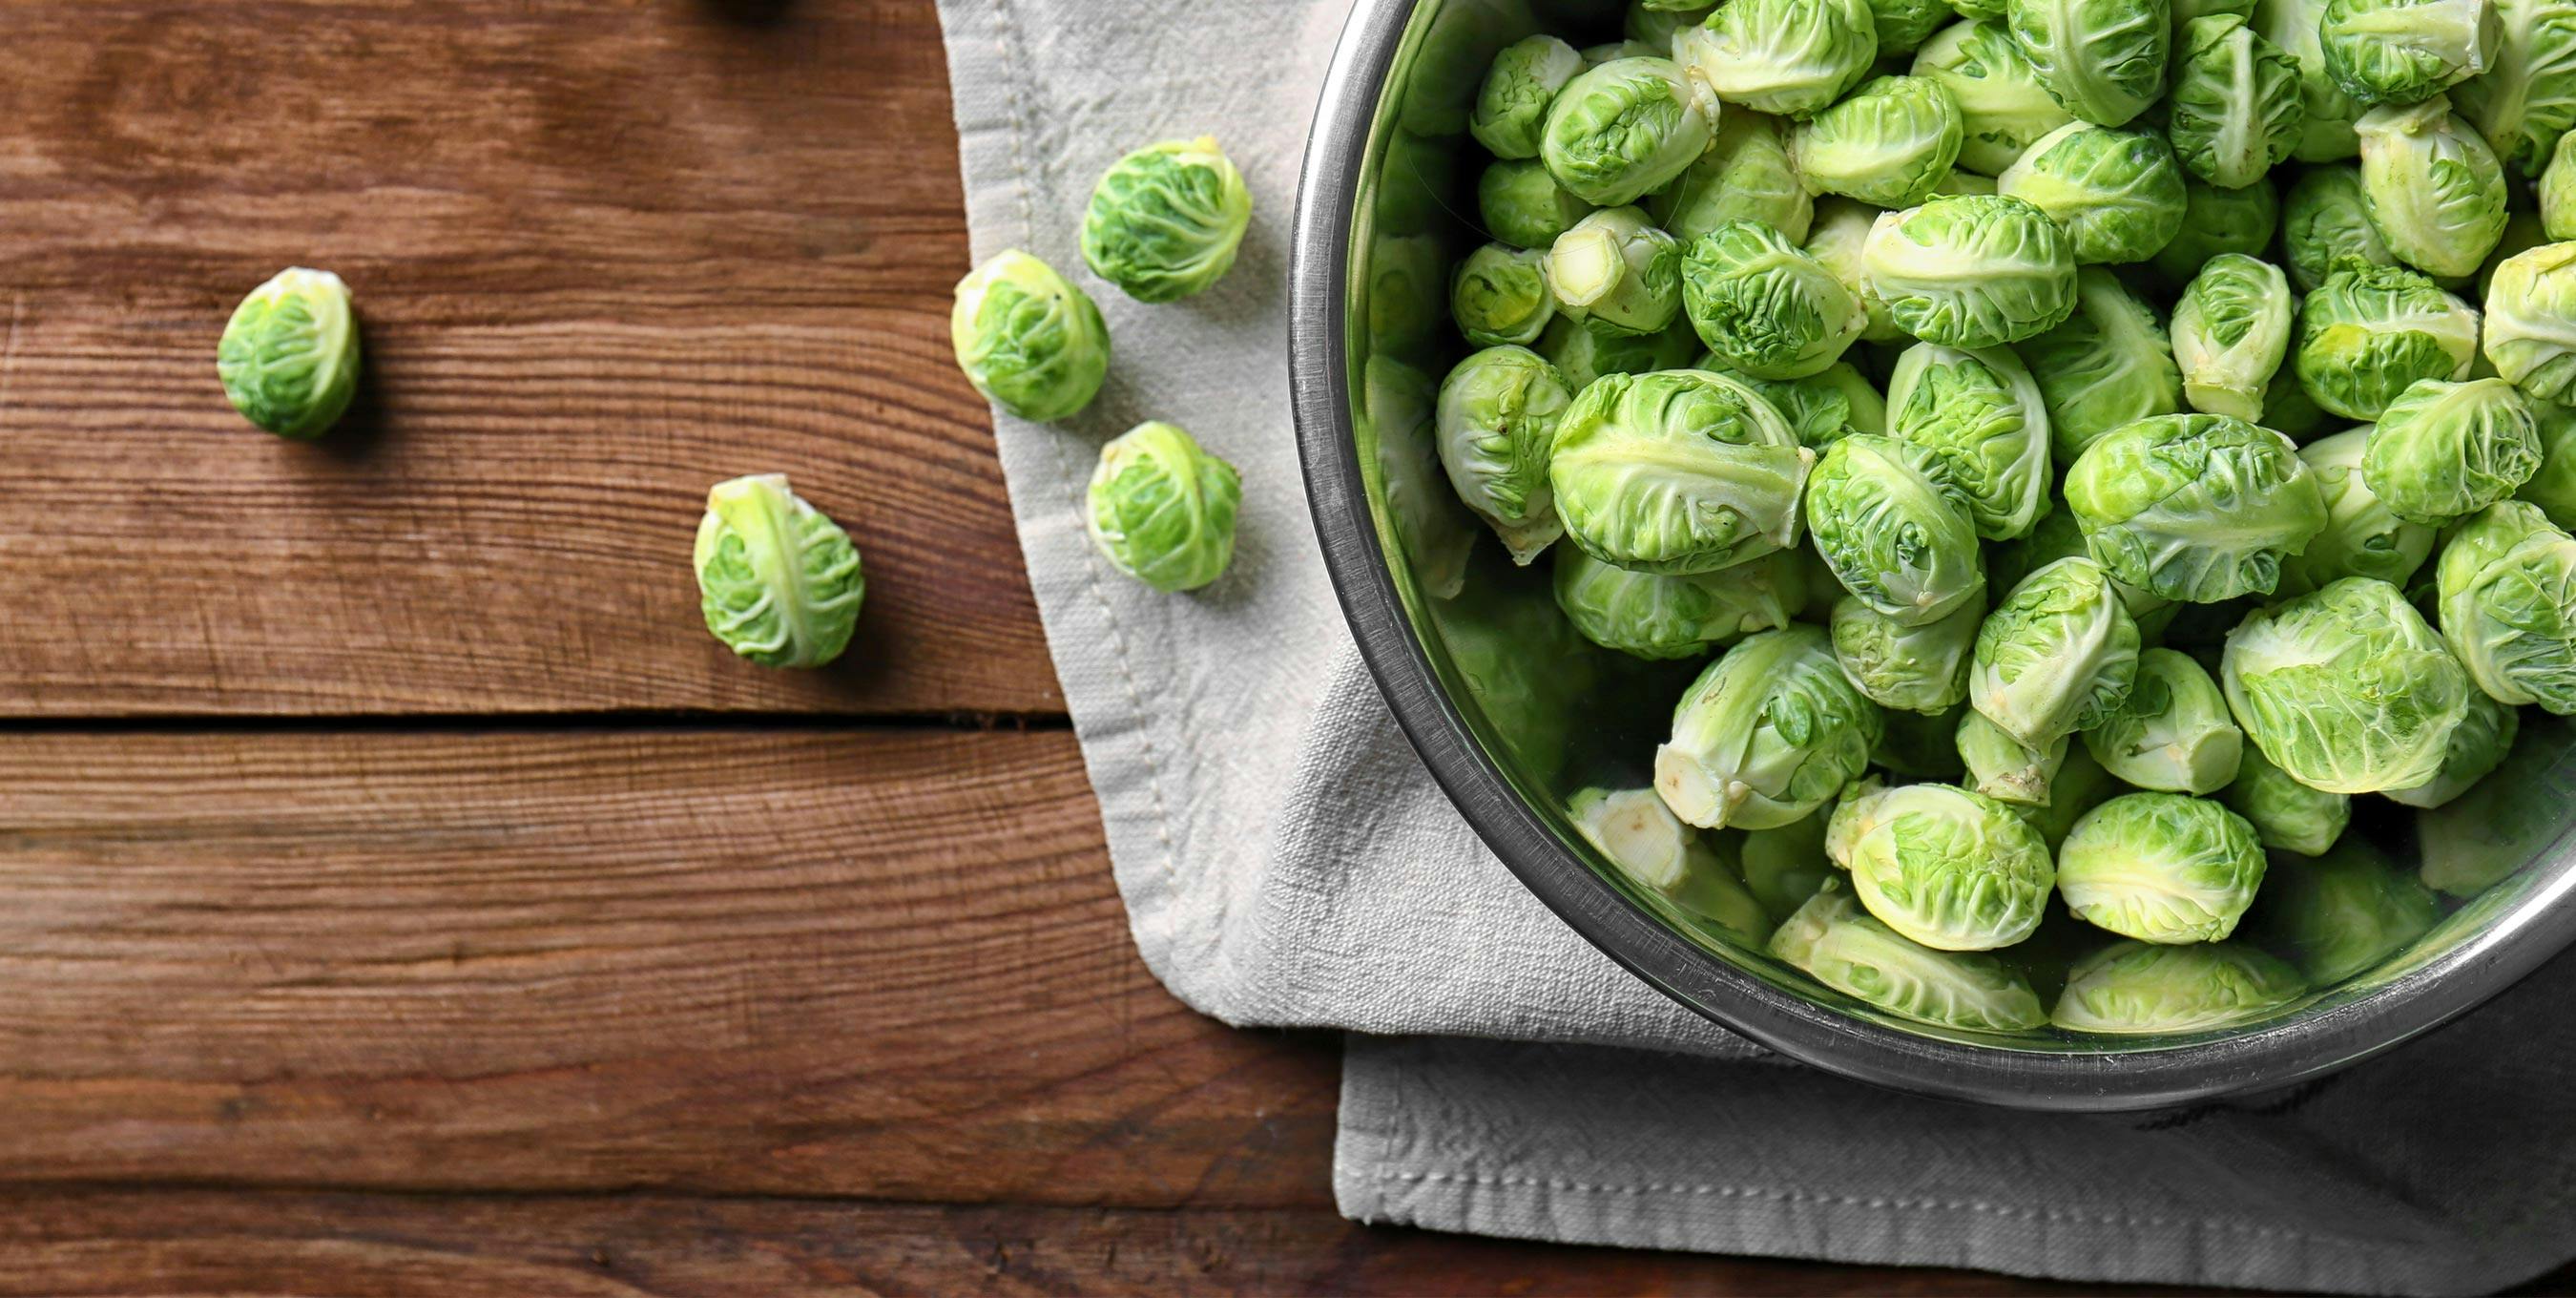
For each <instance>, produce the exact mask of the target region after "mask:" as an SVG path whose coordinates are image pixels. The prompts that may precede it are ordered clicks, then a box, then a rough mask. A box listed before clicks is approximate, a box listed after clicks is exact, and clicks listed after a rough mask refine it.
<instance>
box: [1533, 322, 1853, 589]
mask: <svg viewBox="0 0 2576 1298" xmlns="http://www.w3.org/2000/svg"><path fill="white" fill-rule="evenodd" d="M1814 461H1815V452H1813V451H1810V450H1808V449H1806V448H1805V447H1802V446H1800V445H1798V439H1797V435H1796V434H1795V433H1792V432H1791V431H1790V430H1789V424H1788V421H1787V420H1785V419H1782V418H1781V417H1780V412H1779V411H1777V410H1774V409H1772V408H1771V403H1770V402H1767V401H1764V400H1763V399H1762V398H1761V397H1760V396H1759V395H1758V394H1756V393H1755V392H1754V391H1753V390H1752V389H1750V388H1748V387H1746V386H1744V384H1742V383H1741V382H1738V381H1737V380H1734V379H1730V378H1726V377H1724V376H1722V375H1717V374H1710V373H1707V372H1706V371H1703V370H1662V371H1657V372H1655V373H1651V374H1639V375H1625V374H1609V375H1604V376H1602V377H1600V378H1598V379H1595V380H1594V381H1593V382H1592V385H1591V386H1589V387H1587V388H1585V389H1583V390H1582V392H1581V393H1579V394H1577V395H1576V397H1575V399H1574V405H1573V407H1572V408H1571V409H1569V410H1567V411H1566V412H1565V418H1564V419H1563V420H1562V421H1560V422H1559V423H1558V424H1557V428H1556V442H1555V445H1554V446H1553V447H1552V448H1551V451H1550V459H1549V464H1548V480H1549V482H1550V484H1551V485H1552V486H1553V487H1554V488H1555V491H1556V508H1557V513H1558V515H1559V516H1560V517H1562V518H1563V519H1564V521H1565V531H1566V535H1567V536H1568V537H1570V538H1571V539H1572V540H1573V541H1574V543H1575V544H1576V545H1579V546H1581V547H1583V552H1584V553H1586V554H1589V555H1591V556H1592V557H1594V558H1596V559H1600V560H1603V561H1605V562H1608V563H1615V564H1618V565H1619V566H1621V567H1623V568H1635V569H1638V570H1640V571H1643V572H1661V573H1690V572H1713V571H1715V570H1717V569H1719V568H1723V567H1726V566H1728V565H1729V564H1736V563H1742V562H1744V561H1745V560H1748V559H1754V558H1758V557H1760V556H1762V555H1764V554H1768V553H1770V552H1771V551H1773V550H1781V549H1786V548H1788V547H1790V546H1792V545H1795V544H1797V540H1798V526H1799V520H1800V515H1799V512H1798V499H1799V493H1800V491H1801V489H1802V488H1803V487H1804V486H1805V484H1806V480H1807V471H1808V469H1809V468H1810V467H1811V466H1812V465H1813V463H1814Z"/></svg>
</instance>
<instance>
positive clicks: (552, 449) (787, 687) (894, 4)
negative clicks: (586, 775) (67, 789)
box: [0, 0, 1062, 716]
mask: <svg viewBox="0 0 2576 1298" xmlns="http://www.w3.org/2000/svg"><path fill="white" fill-rule="evenodd" d="M763 15H769V20H760V19H761V18H762V16H763ZM8 35H9V39H8V41H7V42H6V43H5V48H0V296H5V297H6V299H7V301H6V302H5V303H0V311H5V312H6V314H7V318H8V322H9V323H8V328H7V332H6V335H5V343H0V447H5V448H6V450H5V451H0V457H5V466H6V471H7V477H8V480H9V484H10V490H8V491H7V492H5V493H0V590H7V591H8V592H9V594H10V599H11V606H12V615H11V616H10V617H9V618H7V619H5V620H0V664H6V666H5V667H0V715H22V716H25V715H37V716H112V715H134V714H147V715H148V714H186V713H280V712H284V713H314V712H319V713H339V714H347V713H415V712H428V713H462V712H494V711H540V712H563V711H591V710H615V709H716V710H760V711H787V710H794V711H815V712H826V713H844V714H865V713H881V712H889V711H892V712H914V713H919V712H934V713H935V712H942V711H950V710H964V711H995V712H1015V711H1018V712H1046V711H1058V710H1061V706H1062V702H1061V697H1060V694H1059V692H1058V690H1057V688H1056V685H1055V677H1054V672H1053V670H1052V669H1051V667H1050V665H1049V662H1048V659H1047V657H1046V654H1045V649H1044V645H1043V642H1042V638H1041V635H1040V632H1039V628H1038V625H1037V620H1036V616H1035V612H1034V608H1033V606H1032V604H1031V602H1030V599H1029V594H1028V588H1027V583H1026V579H1025V577H1024V576H1023V575H1022V570H1021V563H1020V558H1019V551H1018V547H1017V544H1016V542H1015V540H1014V534H1013V530H1012V525H1011V522H1010V518H1009V513H1008V510H1007V507H1006V503H1005V499H1004V493H1003V489H1002V484H1001V480H1000V473H999V470H998V467H997V466H996V465H995V463H994V462H993V458H992V451H991V435H990V431H989V427H988V421H987V418H986V415H985V409H984V406H983V403H982V402H981V400H980V399H978V398H977V397H976V396H975V395H974V393H973V392H972V390H971V389H969V388H968V387H967V386H966V384H965V382H964V381H963V380H962V379H961V378H960V377H959V376H958V375H957V373H956V371H955V367H954V363H953V361H952V360H951V358H950V356H949V352H948V343H947V327H946V320H947V312H948V302H949V288H950V286H951V285H952V284H953V283H954V282H955V280H956V278H957V277H958V276H959V275H960V274H962V273H963V272H964V269H965V266H966V260H967V252H966V241H965V233H964V217H963V212H962V206H961V200H960V197H959V192H958V181H957V160H956V140H955V133H954V130H953V128H952V126H951V124H950V119H949V105H948V94H947V84H946V72H945V65H944V63H943V58H942V54H941V48H940V44H939V34H938V29H937V25H936V21H935V16H934V14H933V11H932V8H931V6H930V5H928V4H926V3H922V0H802V2H800V3H796V4H792V5H776V6H764V5H743V4H727V3H718V2H716V0H668V2H658V0H657V2H656V3H651V4H636V3H632V0H549V2H548V3H546V4H542V5H528V4H513V5H493V4H488V3H470V2H468V0H421V2H419V3H412V2H410V0H307V2H302V3H284V2H277V0H271V2H264V3H263V2H255V0H228V2H224V3H196V4H175V3H167V2H152V3H147V2H144V0H80V2H79V3H49V4H15V5H12V6H11V7H10V11H9V27H8ZM290 263H298V264H314V265H322V266H327V267H331V268H333V269H336V270H338V271H339V272H340V273H342V274H343V275H344V276H346V277H348V278H349V280H350V281H351V283H352V284H353V285H354V286H355V288H356V291H357V294H358V298H359V309H360V314H361V318H362V320H363V322H364V332H365V338H366V345H367V350H368V358H367V365H368V371H367V383H366V387H365V391H364V396H363V398H362V401H361V405H360V407H359V409H358V410H356V411H355V412H354V413H353V414H352V416H351V420H350V423H349V424H348V426H345V427H343V428H342V429H341V430H339V432H338V433H337V434H335V436H334V437H333V438H332V439H331V440H330V441H328V442H325V443H323V444H319V445H310V446H307V445H293V444H287V443H283V442H279V441H277V440H276V439H274V438H270V437H268V436H267V435H265V434H262V433H259V432H257V431H255V430H253V429H251V428H249V426H248V425H246V424H244V423H242V422H241V420H240V419H239V418H237V417H236V416H235V415H234V414H233V413H232V412H231V410H230V409H229V407H228V406H227V405H226V404H225V402H224V399H223V395H222V391H221V389H220V387H219V386H218V385H217V384H216V382H215V378H214V344H215V339H216V337H217V335H218V334H220V332H221V331H222V327H223V323H224V320H225V318H226V317H227V315H228V314H229V313H230V311H231V309H232V306H233V304H234V302H236V301H237V300H238V299H239V298H240V296H241V295H242V294H243V293H244V292H246V291H247V290H249V289H250V288H251V286H253V285H255V284H257V283H259V282H260V281H261V280H263V279H265V278H267V277H268V275H269V274H270V273H272V272H273V271H275V270H277V269H278V268H279V267H281V266H284V265H287V264H290ZM766 471H784V472H786V473H787V474H788V475H789V476H790V477H791V478H792V479H793V480H794V481H795V483H796V484H797V486H798V487H799V488H800V489H801V490H802V491H803V492H805V493H806V494H807V495H808V496H809V497H810V498H812V499H813V500H814V501H815V502H816V503H817V504H818V505H820V506H821V507H823V508H824V509H825V510H827V511H828V512H830V513H831V514H833V515H834V516H835V517H836V518H838V519H839V520H840V521H841V522H842V523H843V524H844V525H846V526H848V527H849V528H850V529H851V531H852V533H853V534H854V535H855V536H856V537H857V538H858V540H859V543H860V545H861V547H862V549H863V550H864V551H865V553H866V556H867V560H868V569H869V575H870V583H869V594H868V611H867V613H866V616H865V617H864V619H863V621H862V625H861V629H860V641H859V643H858V644H857V646H856V647H855V649H854V650H853V653H852V655H851V657H850V659H849V660H847V661H846V662H845V664H844V665H842V666H840V667H837V668H835V669H833V670H828V671H825V672H820V673H813V674H796V673H775V672H767V671H760V670H756V669H753V668H750V667H748V666H747V665H744V664H742V663H740V662H738V661H736V660H734V659H733V657H732V656H731V655H730V654H728V653H727V652H725V651H724V649H723V648H722V647H721V646H719V645H717V644H715V643H714V641H713V640H712V639H710V638H709V637H708V636H707V634H706V632H705V630H704V628H703V627H702V626H701V624H700V621H699V617H698V613H697V593H696V587H695V583H694V581H693V580H692V577H691V574H690V568H689V547H690V539H691V536H692V533H693V532H694V529H695V527H696V523H697V518H698V515H699V513H700V510H701V505H702V501H703V499H704V494H705V490H706V487H707V486H708V484H710V483H712V482H714V481H716V480H719V479H721V478H726V477H731V476H734V475H736V474H740V473H747V472H766Z"/></svg>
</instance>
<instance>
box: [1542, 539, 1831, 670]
mask: <svg viewBox="0 0 2576 1298" xmlns="http://www.w3.org/2000/svg"><path fill="white" fill-rule="evenodd" d="M1807 601H1808V590H1807V573H1806V564H1805V562H1804V561H1803V560H1802V559H1801V558H1800V557H1799V556H1798V555H1797V554H1795V553H1794V552H1791V551H1787V550H1781V551H1776V552H1774V553H1771V554H1766V555H1764V556H1762V557H1761V558H1759V559H1754V560H1752V561H1750V562H1747V563H1739V564H1737V565H1735V566H1734V567H1732V568H1720V569H1718V570H1717V571H1715V572H1705V573H1695V574H1692V575H1690V576H1684V577H1662V576H1657V575H1656V574H1654V573H1651V572H1630V571H1628V570H1627V569H1625V568H1620V567H1614V566H1612V565H1610V564H1606V563H1603V562H1601V561H1600V560H1598V559H1595V558H1593V557H1592V556H1591V555H1588V554H1585V553H1584V552H1582V551H1581V550H1578V549H1576V548H1574V547H1573V546H1570V545H1567V546H1559V547H1557V551H1556V606H1557V607H1558V608H1560V609H1563V610H1564V611H1565V620H1566V621H1568V622H1571V623H1573V624H1574V629H1575V630H1577V631H1579V632H1582V633H1583V638H1584V639H1586V640H1589V641H1591V642H1592V643H1594V644H1597V645H1599V646H1601V647H1602V648H1604V649H1616V650H1618V651H1619V652H1621V653H1624V654H1630V655H1633V656H1635V657H1638V658H1646V659H1668V658H1704V657H1706V656H1708V654H1709V653H1710V651H1712V650H1715V649H1719V648H1722V647H1724V646H1726V645H1730V644H1733V643H1735V642H1736V641H1738V640H1741V639H1743V638H1744V637H1745V636H1748V635H1751V634H1753V633H1754V632H1756V631H1770V630H1774V629H1777V628H1779V627H1784V626H1787V625H1789V620H1790V619H1791V618H1794V617H1796V616H1797V615H1798V614H1799V613H1800V612H1801V611H1803V610H1804V609H1805V608H1806V607H1807Z"/></svg>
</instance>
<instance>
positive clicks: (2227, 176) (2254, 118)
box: [2165, 14, 2308, 189]
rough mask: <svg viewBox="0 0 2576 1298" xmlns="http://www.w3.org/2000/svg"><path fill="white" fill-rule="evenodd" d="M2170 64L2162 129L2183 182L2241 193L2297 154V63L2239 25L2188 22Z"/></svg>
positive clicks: (2233, 21)
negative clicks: (2188, 177)
mask: <svg viewBox="0 0 2576 1298" xmlns="http://www.w3.org/2000/svg"><path fill="white" fill-rule="evenodd" d="M2175 63H2176V66H2175V69H2174V81H2173V93H2172V97H2171V99H2170V100H2168V102H2167V105H2166V109H2167V113H2168V118H2167V123H2166V128H2165V129H2166V132H2167V134H2168V135H2170V136H2171V138H2172V140H2173V149H2174V155H2175V156H2176V157H2177V158H2179V159H2181V161H2182V165H2183V167H2184V169H2186V170H2188V171H2190V172H2191V174H2193V175H2195V176H2198V177H2200V178H2201V179H2203V180H2206V181H2208V182H2209V183H2211V184H2213V185H2217V186H2220V187H2222V188H2226V189H2241V188H2243V187H2244V186H2247V185H2250V184H2253V183H2254V182H2255V181H2257V180H2261V179H2262V178H2263V176H2264V173H2266V172H2268V171H2270V170H2271V169H2272V168H2273V167H2274V166H2275V165H2277V164H2279V163H2280V162H2282V161H2283V160H2285V159H2287V158H2288V157H2289V156H2290V153H2291V151H2292V150H2294V149H2296V148H2297V147H2298V145H2299V141H2300V139H2301V138H2302V136H2303V135H2304V134H2305V132H2306V130H2307V124H2308V110H2307V105H2306V103H2305V102H2304V101H2303V100H2302V99H2301V98H2300V94H2299V64H2298V60H2296V59H2294V58H2292V57H2291V56H2290V54H2289V53H2288V52H2287V51H2285V50H2283V49H2282V48H2281V47H2280V46H2278V45H2275V44H2273V43H2272V42H2271V41H2270V40H2268V39H2266V38H2265V37H2264V36H2263V34H2262V33H2261V32H2258V31H2256V30H2255V29H2254V28H2252V27H2250V26H2248V25H2247V24H2246V21H2245V20H2244V19H2243V18H2241V17H2238V16H2236V15H2234V14H2214V15H2211V16H2209V17H2206V18H2196V19H2193V20H2192V22H2191V24H2190V25H2189V26H2188V27H2186V28H2184V29H2183V36H2182V44H2181V45H2180V47H2179V48H2178V49H2177V50H2176V55H2175Z"/></svg>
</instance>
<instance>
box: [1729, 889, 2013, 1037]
mask: <svg viewBox="0 0 2576 1298" xmlns="http://www.w3.org/2000/svg"><path fill="white" fill-rule="evenodd" d="M1771 954H1772V955H1774V956H1777V957H1778V958H1779V959H1780V960H1782V961H1783V962H1785V963H1787V964H1788V965H1790V966H1791V967H1793V968H1796V969H1799V970H1802V971H1804V972H1805V973H1806V974H1807V975H1808V976H1809V977H1811V978H1814V979H1815V980H1816V981H1818V982H1820V983H1823V984H1824V985H1826V986H1827V987H1831V988H1833V989H1834V990H1836V991H1839V992H1842V993H1843V994H1845V995H1847V996H1852V997H1855V998H1857V999H1859V1000H1861V1001H1863V1002H1865V1003H1867V1004H1870V1005H1874V1006H1877V1007H1878V1008H1879V1009H1882V1010H1885V1011H1887V1012H1888V1013H1890V1014H1894V1015H1897V1016H1898V1017H1900V1018H1907V1019H1912V1020H1914V1021H1916V1022H1918V1023H1930V1024H1934V1025H1936V1026H1940V1027H1952V1028H1966V1029H1969V1030H1972V1031H1988V1032H2027V1031H2030V1030H2032V1029H2034V1028H2037V1027H2040V1026H2042V1025H2043V1024H2045V1023H2046V1021H2047V1016H2046V1015H2045V1014H2044V1013H2042V1012H2041V1010H2040V1005H2039V997H2038V996H2036V995H2034V994H2033V993H2032V992H2031V990H2030V984H2029V983H2028V982H2027V981H2025V980H2024V979H2023V978H2022V976H2021V975H2020V974H2019V973H2016V972H2014V971H2013V970H2012V968H2011V967H2010V966H2008V965H2006V964H2004V963H2003V962H2002V961H2000V960H1998V959H1996V958H1995V957H1993V956H1990V955H1980V954H1974V953H1969V952H1960V951H1935V950H1932V949H1931V948H1929V947H1925V946H1922V945H1919V944H1917V943H1914V942H1910V941H1907V940H1906V939H1905V938H1904V937H1902V936H1900V935H1898V934H1897V932H1896V931H1895V930H1894V929H1891V928H1889V927H1888V926H1887V925H1885V924H1883V923H1881V922H1879V920H1877V919H1876V918H1874V917H1873V916H1871V915H1869V914H1867V913H1866V912H1864V911H1863V910H1862V909H1861V908H1860V906H1859V905H1858V904H1857V903H1856V902H1854V901H1853V899H1852V896H1851V894H1850V893H1848V892H1846V891H1844V890H1843V889H1842V887H1841V886H1840V885H1839V884H1837V883H1835V882H1833V881H1830V880H1829V881H1827V883H1826V884H1825V887H1824V889H1823V890H1822V891H1820V892H1818V893H1817V894H1816V895H1815V896H1814V897H1813V898H1811V899H1809V900H1808V902H1807V903H1806V904H1805V905H1804V906H1801V907H1800V908H1799V909H1798V911H1797V913H1796V914H1793V915H1791V916H1790V917H1789V919H1788V921H1787V922H1785V923H1783V924H1782V925H1781V926H1780V928H1779V930H1778V931H1777V932H1774V933H1773V934H1772V935H1771Z"/></svg>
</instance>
